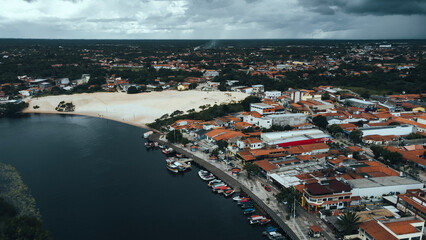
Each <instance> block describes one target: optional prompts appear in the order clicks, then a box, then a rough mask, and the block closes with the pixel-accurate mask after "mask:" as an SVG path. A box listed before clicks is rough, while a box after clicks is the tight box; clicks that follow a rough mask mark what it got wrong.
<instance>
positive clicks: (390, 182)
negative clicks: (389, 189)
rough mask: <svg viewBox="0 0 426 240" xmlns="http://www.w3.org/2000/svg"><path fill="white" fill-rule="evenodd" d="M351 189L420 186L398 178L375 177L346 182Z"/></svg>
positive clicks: (416, 182)
mask: <svg viewBox="0 0 426 240" xmlns="http://www.w3.org/2000/svg"><path fill="white" fill-rule="evenodd" d="M348 182H349V184H350V185H351V186H352V187H353V188H372V187H384V186H398V185H411V184H422V183H421V182H418V181H416V180H412V179H409V178H403V177H399V176H389V177H377V178H360V179H352V180H348Z"/></svg>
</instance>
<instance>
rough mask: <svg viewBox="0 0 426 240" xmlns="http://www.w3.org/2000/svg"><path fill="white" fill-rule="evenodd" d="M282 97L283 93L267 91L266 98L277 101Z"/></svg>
mask: <svg viewBox="0 0 426 240" xmlns="http://www.w3.org/2000/svg"><path fill="white" fill-rule="evenodd" d="M279 97H281V91H266V92H265V98H268V99H277V98H279Z"/></svg>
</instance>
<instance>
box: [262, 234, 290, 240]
mask: <svg viewBox="0 0 426 240" xmlns="http://www.w3.org/2000/svg"><path fill="white" fill-rule="evenodd" d="M266 236H267V237H268V239H271V240H279V239H285V237H284V236H283V235H282V234H281V233H279V232H268V233H267V234H266Z"/></svg>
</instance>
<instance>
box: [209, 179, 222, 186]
mask: <svg viewBox="0 0 426 240" xmlns="http://www.w3.org/2000/svg"><path fill="white" fill-rule="evenodd" d="M221 182H222V180H220V179H213V180H211V181H210V182H209V184H207V185H208V186H209V187H211V186H212V185H213V184H216V183H221Z"/></svg>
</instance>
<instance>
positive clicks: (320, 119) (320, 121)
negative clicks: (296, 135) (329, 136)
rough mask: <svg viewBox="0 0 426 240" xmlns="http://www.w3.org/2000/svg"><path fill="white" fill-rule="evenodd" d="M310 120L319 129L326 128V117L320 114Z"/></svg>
mask: <svg viewBox="0 0 426 240" xmlns="http://www.w3.org/2000/svg"><path fill="white" fill-rule="evenodd" d="M312 122H313V123H314V124H315V125H317V126H318V127H319V128H321V129H326V128H327V125H328V121H327V118H326V117H324V116H322V115H318V116H316V117H314V118H313V119H312Z"/></svg>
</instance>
